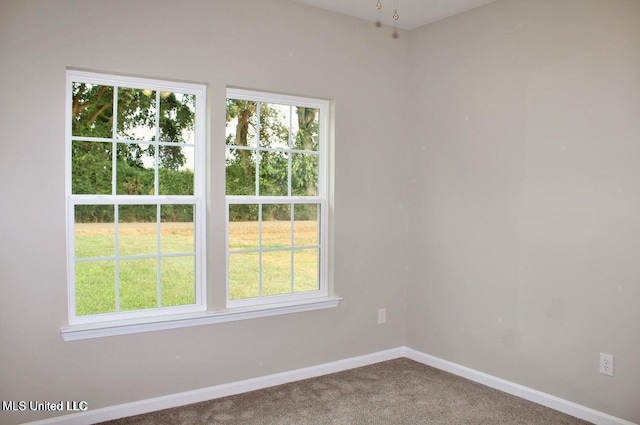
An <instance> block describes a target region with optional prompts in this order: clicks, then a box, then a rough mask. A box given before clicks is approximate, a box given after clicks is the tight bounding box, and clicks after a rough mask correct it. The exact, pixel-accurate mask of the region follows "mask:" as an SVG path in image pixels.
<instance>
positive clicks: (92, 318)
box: [60, 69, 341, 341]
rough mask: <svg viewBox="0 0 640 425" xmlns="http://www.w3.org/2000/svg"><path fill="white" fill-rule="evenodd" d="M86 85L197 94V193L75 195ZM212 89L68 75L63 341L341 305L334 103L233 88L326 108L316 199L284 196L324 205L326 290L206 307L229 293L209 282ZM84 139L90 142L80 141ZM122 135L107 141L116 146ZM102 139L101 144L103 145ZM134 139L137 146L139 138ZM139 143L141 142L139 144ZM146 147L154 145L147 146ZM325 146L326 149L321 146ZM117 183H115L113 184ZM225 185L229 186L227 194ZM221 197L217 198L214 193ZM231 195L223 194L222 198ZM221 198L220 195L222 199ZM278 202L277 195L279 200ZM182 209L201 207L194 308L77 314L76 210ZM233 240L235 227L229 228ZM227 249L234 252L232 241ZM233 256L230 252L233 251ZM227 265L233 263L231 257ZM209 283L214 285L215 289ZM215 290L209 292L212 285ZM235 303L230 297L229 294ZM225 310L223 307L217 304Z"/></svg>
mask: <svg viewBox="0 0 640 425" xmlns="http://www.w3.org/2000/svg"><path fill="white" fill-rule="evenodd" d="M76 81H84V82H87V83H94V84H104V85H111V86H114V87H119V86H122V87H134V88H141V89H145V88H148V89H151V90H161V91H170V92H176V93H185V94H194V95H196V97H197V101H196V118H195V141H196V142H195V146H194V148H195V149H196V154H195V164H194V175H195V177H194V178H195V181H194V195H193V196H186V197H185V196H166V195H161V196H143V195H141V196H136V195H80V194H76V195H74V194H72V187H71V183H72V176H71V171H72V158H71V152H72V150H71V147H72V146H71V141H72V140H73V137H72V131H71V116H72V111H71V106H72V83H73V82H76ZM206 90H207V89H206V86H205V85H202V84H189V83H182V82H171V81H165V80H157V79H150V78H137V77H126V76H118V75H112V74H105V73H95V72H85V71H79V70H71V69H68V70H67V76H66V108H65V111H66V115H65V118H66V122H65V179H66V182H65V195H66V227H67V232H66V237H67V276H68V278H67V287H68V325H66V326H62V327H61V328H60V334H61V336H62V339H63V340H64V341H74V340H83V339H90V338H99V337H105V336H116V335H126V334H136V333H140V332H150V331H158V330H165V329H177V328H183V327H191V326H200V325H211V324H215V323H225V322H230V321H238V320H247V319H256V318H262V317H270V316H277V315H282V314H291V313H300V312H305V311H313V310H320V309H329V308H335V307H337V306H338V303H339V302H340V300H341V298H340V297H338V296H335V295H334V294H333V293H332V291H331V289H330V288H331V282H332V275H331V274H330V265H329V263H330V261H331V259H330V252H331V246H330V243H331V241H330V240H329V235H330V234H331V233H330V229H329V226H330V222H329V221H330V220H331V213H330V211H329V210H330V208H331V205H330V202H329V199H330V195H331V193H330V189H329V184H330V181H331V177H330V169H331V168H330V167H331V166H332V165H331V161H332V159H331V157H330V154H331V152H330V146H331V144H330V114H331V109H330V102H329V101H325V100H316V99H308V98H302V97H296V96H284V95H269V94H265V93H262V92H257V91H248V90H239V89H228V90H229V91H228V94H227V97H228V96H229V93H232V94H233V95H234V96H241V95H245V96H250V97H251V100H260V101H266V102H275V103H280V104H282V103H283V102H285V103H291V104H292V105H293V106H307V107H313V108H319V109H321V110H322V113H321V114H320V122H319V125H320V127H321V129H322V130H321V135H322V136H321V139H320V140H319V144H320V146H321V149H322V152H323V154H322V155H320V156H319V167H320V169H319V176H318V178H319V181H318V196H317V197H313V198H310V197H300V199H297V198H296V197H284V198H285V199H286V202H287V203H296V202H307V203H317V204H320V211H321V217H320V218H319V225H320V234H319V245H320V246H321V248H320V259H319V273H320V279H319V290H317V291H310V292H304V293H296V294H292V295H285V296H272V297H265V298H264V299H261V300H240V301H238V302H227V303H226V304H224V305H225V307H224V308H222V309H218V308H213V307H212V306H211V305H209V307H207V306H208V304H207V292H208V291H207V289H208V290H209V292H210V293H218V294H220V293H224V291H222V288H221V287H220V286H221V285H223V284H224V285H225V290H227V291H228V289H227V288H228V285H227V282H226V280H223V281H213V282H207V279H206V269H207V256H206V253H205V247H206V245H207V241H206V235H207V232H206V228H205V227H206V221H207V219H208V218H207V211H206V210H207V202H206V196H207V186H208V180H207V179H210V178H212V175H215V174H212V173H207V172H206V170H207V168H206V167H207V158H206V148H205V147H206V146H208V145H209V141H208V140H207V131H206V125H207V124H206V114H207V101H206ZM81 139H87V138H85V137H81ZM114 140H116V138H115V137H113V138H110V139H106V141H107V142H109V141H111V142H113V141H114ZM100 141H101V140H100ZM132 142H133V141H132ZM136 142H138V141H136ZM143 143H148V142H147V141H145V142H143ZM213 145H214V147H215V149H214V150H215V152H214V155H224V153H225V152H226V149H227V146H226V145H225V143H224V141H222V143H221V144H219V143H218V141H216V143H214V144H213ZM320 146H319V148H320ZM112 184H113V183H112ZM224 187H225V185H224V184H223V185H222V188H223V189H222V190H225V189H224ZM214 195H216V194H214ZM220 195H224V193H222V194H220ZM215 198H216V199H221V197H218V196H215ZM245 198H246V199H244V200H241V199H236V200H235V201H240V202H246V203H251V202H255V199H253V198H251V199H250V198H249V197H245ZM275 198H277V197H275ZM281 200H282V198H277V199H274V197H261V198H260V199H259V202H261V203H268V202H270V201H274V202H275V203H279V202H280V201H281ZM145 203H146V204H153V205H157V204H163V203H167V204H175V203H189V204H192V205H194V209H195V216H196V220H195V223H194V232H195V255H196V271H195V275H196V293H195V295H196V302H195V304H192V305H188V306H178V307H162V308H152V309H146V310H137V311H126V312H117V313H104V314H93V315H86V316H79V317H78V316H76V309H75V283H74V278H75V269H74V267H75V266H74V264H75V247H74V243H75V228H74V227H75V217H74V206H75V205H76V204H83V205H84V204H102V205H117V204H125V205H126V204H136V205H139V204H145ZM223 207H224V208H225V209H226V211H227V213H226V215H227V222H228V211H229V207H228V202H225V203H222V204H218V205H214V206H213V208H214V210H215V211H216V213H217V212H220V213H222V211H220V208H223ZM227 239H228V230H227ZM226 242H227V245H226V247H225V251H228V240H227V241H226ZM226 255H227V257H228V253H227V254H226ZM227 264H228V258H227ZM208 286H209V287H208ZM207 287H208V288H207ZM227 299H228V295H227ZM218 305H219V304H218Z"/></svg>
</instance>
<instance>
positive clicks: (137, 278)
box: [120, 258, 158, 311]
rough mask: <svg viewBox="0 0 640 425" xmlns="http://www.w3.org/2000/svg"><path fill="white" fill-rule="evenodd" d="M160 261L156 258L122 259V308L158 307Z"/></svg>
mask: <svg viewBox="0 0 640 425" xmlns="http://www.w3.org/2000/svg"><path fill="white" fill-rule="evenodd" d="M157 276H158V261H157V260H156V259H155V258H144V259H136V260H121V261H120V310H123V311H125V310H140V309H144V308H155V307H158V290H157V287H158V278H157Z"/></svg>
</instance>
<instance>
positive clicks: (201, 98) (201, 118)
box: [65, 70, 207, 325]
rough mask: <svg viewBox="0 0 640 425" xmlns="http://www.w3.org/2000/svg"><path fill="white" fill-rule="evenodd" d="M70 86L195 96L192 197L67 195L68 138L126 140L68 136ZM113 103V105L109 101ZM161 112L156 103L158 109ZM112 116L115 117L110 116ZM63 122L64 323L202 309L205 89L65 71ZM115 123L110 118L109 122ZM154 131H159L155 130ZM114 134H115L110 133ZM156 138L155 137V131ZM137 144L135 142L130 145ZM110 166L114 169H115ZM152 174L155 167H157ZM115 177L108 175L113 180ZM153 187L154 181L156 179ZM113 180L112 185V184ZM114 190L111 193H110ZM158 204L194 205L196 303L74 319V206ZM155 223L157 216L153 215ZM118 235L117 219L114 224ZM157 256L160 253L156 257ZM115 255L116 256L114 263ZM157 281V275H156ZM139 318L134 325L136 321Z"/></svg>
mask: <svg viewBox="0 0 640 425" xmlns="http://www.w3.org/2000/svg"><path fill="white" fill-rule="evenodd" d="M74 82H84V83H89V84H100V85H107V86H113V87H114V89H115V90H114V96H116V95H117V88H118V87H127V88H136V89H143V90H144V89H149V90H154V91H156V93H157V94H158V93H159V92H161V91H167V92H175V93H182V94H191V95H195V97H196V104H195V122H194V133H195V140H194V145H193V148H194V194H193V195H184V196H174V195H139V196H138V195H116V194H114V193H112V194H110V195H94V194H73V193H72V158H71V154H72V142H73V140H93V141H101V142H110V143H116V142H127V141H126V140H121V139H118V138H117V136H116V135H115V134H113V135H112V137H110V138H91V137H84V136H73V135H72V128H71V121H72V110H71V106H72V101H73V98H72V97H73V95H72V84H73V83H74ZM114 104H115V103H114ZM157 108H158V109H159V108H160V105H159V104H158V105H157ZM114 116H115V114H114ZM65 117H66V122H65V139H66V144H65V147H66V152H65V155H66V161H65V162H66V163H65V167H66V187H65V192H66V199H67V203H66V216H67V281H68V320H69V325H83V324H91V323H102V322H112V321H125V322H126V321H130V323H139V319H144V318H151V317H154V318H157V317H167V316H175V315H180V314H185V313H195V312H202V311H205V310H206V292H207V291H206V289H207V288H206V283H205V282H206V261H205V259H206V256H205V241H204V235H205V234H206V233H205V222H206V220H205V202H204V200H205V186H206V185H205V183H206V180H205V178H206V172H205V170H206V168H205V165H206V157H205V145H206V137H205V134H206V132H205V126H206V86H205V85H202V84H191V83H182V82H172V81H165V80H156V79H148V78H137V77H124V76H116V75H110V74H102V73H94V72H86V71H78V70H67V76H66V115H65ZM114 119H115V118H114ZM114 126H115V124H114ZM157 131H159V130H157ZM114 133H115V132H114ZM156 134H157V133H156ZM129 142H137V143H140V142H138V141H129ZM142 143H146V144H155V146H156V148H157V147H158V146H159V145H158V143H160V142H159V137H156V141H155V142H149V141H144V142H142ZM157 152H158V149H156V154H157ZM114 167H115V165H114ZM156 172H157V168H156ZM115 178H116V174H115V173H114V174H113V177H112V179H115ZM155 184H156V187H157V178H156V183H155ZM114 185H115V182H114V181H112V186H114ZM113 190H115V189H113ZM133 204H135V205H143V204H147V205H162V204H189V205H193V206H194V216H195V218H194V237H195V241H194V243H195V246H194V258H195V273H194V276H195V303H194V304H189V305H182V306H172V307H157V308H149V309H144V310H132V311H117V312H110V313H100V314H89V315H82V316H78V315H76V290H75V264H76V261H77V260H76V258H75V246H74V245H75V217H74V209H75V208H74V207H75V205H113V206H114V207H117V206H119V205H133ZM158 220H160V218H159V217H158ZM114 221H115V223H114V225H115V226H116V230H115V231H116V233H115V234H116V235H117V225H118V220H117V218H116V219H115V220H114ZM158 256H160V253H158ZM118 258H120V256H118V255H117V254H116V255H115V256H114V259H118ZM158 278H159V277H158ZM136 320H138V321H136Z"/></svg>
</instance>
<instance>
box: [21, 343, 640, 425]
mask: <svg viewBox="0 0 640 425" xmlns="http://www.w3.org/2000/svg"><path fill="white" fill-rule="evenodd" d="M400 357H407V358H409V359H411V360H415V361H417V362H420V363H423V364H426V365H428V366H431V367H435V368H436V369H441V370H444V371H446V372H449V373H453V374H454V375H458V376H461V377H463V378H466V379H469V380H471V381H475V382H478V383H480V384H483V385H486V386H488V387H491V388H495V389H497V390H500V391H503V392H505V393H508V394H512V395H515V396H517V397H520V398H523V399H525V400H529V401H532V402H534V403H537V404H541V405H543V406H546V407H549V408H551V409H554V410H557V411H560V412H563V413H566V414H568V415H571V416H575V417H576V418H580V419H584V420H586V421H589V422H592V423H594V424H596V425H638V424H634V423H633V422H629V421H627V420H624V419H621V418H616V417H615V416H611V415H608V414H606V413H603V412H599V411H597V410H593V409H591V408H588V407H586V406H582V405H579V404H576V403H573V402H570V401H567V400H564V399H561V398H559V397H555V396H552V395H550V394H546V393H543V392H541V391H538V390H534V389H532V388H528V387H525V386H523V385H520V384H516V383H514V382H510V381H507V380H504V379H501V378H497V377H495V376H492V375H489V374H486V373H483V372H479V371H477V370H474V369H470V368H468V367H465V366H462V365H459V364H456V363H452V362H450V361H447V360H444V359H441V358H438V357H434V356H431V355H429V354H425V353H422V352H420V351H416V350H414V349H412V348H408V347H398V348H393V349H390V350H385V351H379V352H376V353H372V354H367V355H364V356H358V357H352V358H349V359H344V360H338V361H335V362H330V363H324V364H320V365H316V366H310V367H306V368H303V369H296V370H292V371H289V372H282V373H276V374H273V375H268V376H261V377H258V378H253V379H247V380H244V381H238V382H231V383H228V384H222V385H216V386H213V387H208V388H202V389H199V390H193V391H186V392H182V393H177V394H170V395H166V396H162V397H155V398H150V399H146V400H140V401H135V402H131V403H125V404H120V405H117V406H110V407H103V408H99V409H95V410H89V411H86V412H81V413H76V414H72V415H65V416H57V417H54V418H49V419H44V420H41V421H36V422H30V423H29V424H27V425H90V424H94V423H96V422H104V421H109V420H113V419H118V418H123V417H126V416H133V415H140V414H143V413H149V412H154V411H156V410H162V409H169V408H172V407H178V406H184V405H187V404H192V403H198V402H201V401H206V400H212V399H215V398H220V397H226V396H230V395H235V394H240V393H245V392H248V391H254V390H259V389H262V388H268V387H273V386H275V385H281V384H286V383H288V382H294V381H300V380H302V379H308V378H314V377H317V376H322V375H327V374H330V373H335V372H341V371H343V370H349V369H354V368H356V367H362V366H367V365H370V364H374V363H379V362H383V361H386V360H392V359H397V358H400Z"/></svg>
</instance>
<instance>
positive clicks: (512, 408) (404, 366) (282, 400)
mask: <svg viewBox="0 0 640 425" xmlns="http://www.w3.org/2000/svg"><path fill="white" fill-rule="evenodd" d="M588 423H589V422H585V421H583V420H580V419H576V418H574V417H571V416H568V415H565V414H563V413H560V412H557V411H554V410H551V409H549V408H546V407H543V406H540V405H537V404H534V403H531V402H528V401H525V400H522V399H520V398H517V397H514V396H512V395H509V394H506V393H503V392H501V391H497V390H494V389H491V388H488V387H485V386H483V385H480V384H478V383H475V382H472V381H469V380H466V379H464V378H460V377H458V376H455V375H452V374H450V373H447V372H443V371H441V370H438V369H434V368H432V367H429V366H425V365H423V364H421V363H417V362H414V361H412V360H409V359H404V358H403V359H396V360H391V361H387V362H382V363H377V364H374V365H371V366H365V367H361V368H357V369H352V370H348V371H345V372H339V373H334V374H331V375H326V376H322V377H319V378H313V379H307V380H304V381H298V382H293V383H290V384H284V385H279V386H277V387H272V388H267V389H263V390H258V391H253V392H249V393H246V394H239V395H235V396H229V397H224V398H220V399H216V400H210V401H205V402H202V403H196V404H191V405H188V406H183V407H176V408H173V409H167V410H161V411H158V412H153V413H149V414H145V415H138V416H132V417H129V418H124V419H119V420H116V421H110V422H103V424H108V425H143V424H144V425H147V424H149V425H151V424H153V425H156V424H181V425H187V424H189V425H190V424H198V425H200V424H202V425H224V424H227V425H228V424H242V425H265V424H274V425H275V424H278V425H280V424H283V425H306V424H309V425H311V424H327V425H328V424H331V425H343V424H344V425H366V424H385V425H387V424H442V425H445V424H446V425H456V424H487V425H488V424H491V425H496V424H540V425H543V424H544V425H549V424H566V425H579V424H588Z"/></svg>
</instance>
